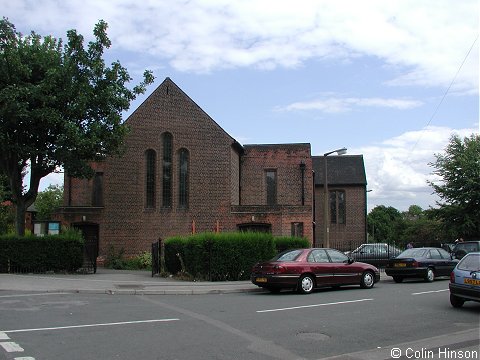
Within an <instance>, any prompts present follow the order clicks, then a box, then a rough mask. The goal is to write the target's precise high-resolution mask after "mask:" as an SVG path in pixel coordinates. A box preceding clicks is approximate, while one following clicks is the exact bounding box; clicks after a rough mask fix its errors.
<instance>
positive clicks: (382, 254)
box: [346, 243, 402, 266]
mask: <svg viewBox="0 0 480 360" xmlns="http://www.w3.org/2000/svg"><path fill="white" fill-rule="evenodd" d="M401 252H402V250H400V249H397V248H396V247H395V246H393V245H389V244H385V243H372V244H362V245H360V246H359V247H358V248H356V249H355V250H353V251H350V252H347V253H346V255H348V256H350V257H351V258H352V259H354V260H356V261H363V262H366V263H369V264H372V265H375V266H385V265H386V264H387V263H388V260H390V259H391V258H393V257H395V256H397V255H398V254H400V253H401Z"/></svg>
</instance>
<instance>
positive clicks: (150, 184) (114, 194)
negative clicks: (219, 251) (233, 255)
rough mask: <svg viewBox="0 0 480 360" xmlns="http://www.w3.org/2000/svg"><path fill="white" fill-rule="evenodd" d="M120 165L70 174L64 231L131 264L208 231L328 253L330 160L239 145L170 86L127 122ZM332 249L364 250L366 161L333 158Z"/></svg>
mask: <svg viewBox="0 0 480 360" xmlns="http://www.w3.org/2000/svg"><path fill="white" fill-rule="evenodd" d="M126 124H127V125H128V126H129V128H130V131H129V133H128V135H127V137H126V139H125V152H124V154H123V155H122V156H121V157H109V158H107V159H105V160H104V161H102V162H97V163H94V164H92V167H93V169H94V170H95V176H94V177H93V178H92V179H89V180H85V179H76V178H72V177H69V176H68V174H65V182H64V206H63V207H62V209H61V217H62V220H63V222H64V223H65V224H66V225H71V226H75V227H78V228H80V229H82V231H83V232H84V234H85V236H87V237H91V238H94V239H96V241H98V244H99V253H100V255H106V254H107V253H108V251H109V249H110V248H111V247H112V246H113V247H114V248H115V249H116V250H117V251H118V250H120V249H122V248H123V249H124V250H125V254H126V255H136V254H138V253H141V252H143V251H148V250H149V249H150V246H151V243H152V242H155V241H157V240H158V239H159V238H162V239H165V238H167V237H170V236H173V235H187V234H191V233H194V232H205V231H238V230H254V231H267V232H271V233H272V234H273V235H275V236H290V235H295V236H304V237H306V238H307V239H309V240H310V241H311V242H312V245H316V246H321V245H322V243H323V237H324V232H323V228H324V227H323V224H324V219H323V207H324V206H323V204H324V195H323V189H324V187H323V182H324V180H323V179H324V173H323V169H324V157H323V156H319V157H316V156H312V155H311V148H310V144H307V143H300V144H268V145H241V144H239V143H238V142H237V141H236V140H235V139H234V138H232V137H231V136H230V135H229V134H227V133H226V132H225V131H224V130H223V129H222V128H221V127H220V126H219V125H218V124H217V123H216V122H215V121H214V120H213V119H212V118H211V117H210V116H208V114H206V113H205V112H204V111H203V110H202V109H201V108H200V107H199V106H198V105H197V104H196V103H195V102H194V101H193V100H192V99H190V97H189V96H188V95H187V94H185V93H184V92H183V91H182V90H181V89H180V88H179V87H178V86H177V85H176V84H175V83H174V82H173V81H172V80H171V79H170V78H166V79H165V80H164V81H163V83H162V84H161V85H160V86H158V88H157V89H156V90H155V91H154V92H153V93H152V94H151V95H150V96H149V97H148V98H147V99H146V100H145V101H144V102H143V103H142V104H141V105H140V106H139V107H138V108H137V109H136V110H135V112H133V113H132V114H131V115H130V117H129V118H128V119H127V120H126ZM327 160H328V163H327V165H328V189H329V209H330V210H329V217H330V241H331V242H334V241H356V242H365V240H366V177H365V169H364V164H363V157H362V156H361V155H354V156H352V155H346V156H328V157H327Z"/></svg>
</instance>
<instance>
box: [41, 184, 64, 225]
mask: <svg viewBox="0 0 480 360" xmlns="http://www.w3.org/2000/svg"><path fill="white" fill-rule="evenodd" d="M62 203H63V186H62V185H50V186H49V187H48V188H46V189H45V190H44V191H41V192H39V193H38V196H37V199H36V200H35V210H36V211H37V220H51V219H52V215H53V213H54V212H55V210H56V209H57V208H59V207H60V206H62Z"/></svg>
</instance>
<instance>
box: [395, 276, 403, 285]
mask: <svg viewBox="0 0 480 360" xmlns="http://www.w3.org/2000/svg"><path fill="white" fill-rule="evenodd" d="M393 281H395V282H396V283H401V282H402V281H403V277H401V276H394V277H393Z"/></svg>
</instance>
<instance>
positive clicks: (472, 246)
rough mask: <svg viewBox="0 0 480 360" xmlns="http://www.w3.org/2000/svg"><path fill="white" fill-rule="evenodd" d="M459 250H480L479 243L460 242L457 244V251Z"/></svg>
mask: <svg viewBox="0 0 480 360" xmlns="http://www.w3.org/2000/svg"><path fill="white" fill-rule="evenodd" d="M458 250H465V251H466V252H474V251H478V250H479V249H478V244H476V243H463V244H462V243H459V244H457V246H456V247H455V251H458Z"/></svg>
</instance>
